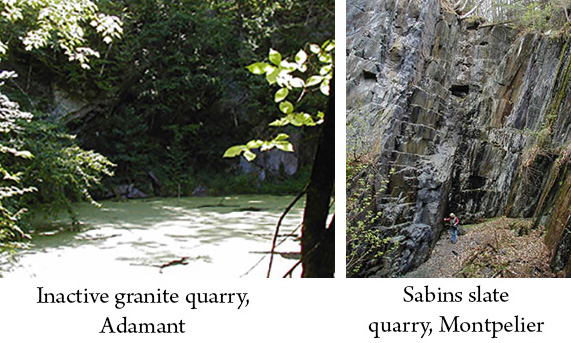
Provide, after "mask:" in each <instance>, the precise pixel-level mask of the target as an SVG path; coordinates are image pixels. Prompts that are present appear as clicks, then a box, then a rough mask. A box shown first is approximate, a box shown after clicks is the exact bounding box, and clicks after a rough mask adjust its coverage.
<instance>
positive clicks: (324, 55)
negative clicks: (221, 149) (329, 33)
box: [223, 40, 335, 161]
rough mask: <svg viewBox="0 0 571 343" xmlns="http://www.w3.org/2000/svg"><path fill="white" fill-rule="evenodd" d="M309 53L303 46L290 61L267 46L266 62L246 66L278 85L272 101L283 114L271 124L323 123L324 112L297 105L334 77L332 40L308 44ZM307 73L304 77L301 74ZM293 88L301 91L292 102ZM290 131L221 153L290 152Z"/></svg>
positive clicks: (246, 155) (326, 91)
mask: <svg viewBox="0 0 571 343" xmlns="http://www.w3.org/2000/svg"><path fill="white" fill-rule="evenodd" d="M309 52H310V54H308V53H307V52H306V51H305V50H304V49H301V50H299V52H298V53H297V54H296V55H295V56H294V58H293V61H289V60H288V59H283V58H282V55H281V54H280V53H279V52H278V51H276V50H274V49H270V52H269V55H268V59H269V63H268V62H256V63H253V64H251V65H249V66H248V67H246V68H247V69H248V70H249V71H250V72H251V73H252V74H255V75H265V77H266V81H267V82H268V83H269V84H270V85H278V86H279V87H280V88H279V89H278V90H277V91H276V92H275V94H274V102H275V103H277V104H278V108H279V110H280V112H281V113H282V117H281V118H280V119H278V120H275V121H273V122H271V123H270V124H269V125H270V126H276V127H281V126H286V125H293V126H297V127H299V126H316V125H319V124H321V123H323V117H324V115H325V114H324V113H323V112H322V111H317V113H316V114H314V115H312V114H309V113H306V112H304V111H298V110H296V105H297V104H299V103H300V102H301V100H302V99H303V97H304V96H305V94H306V93H307V92H309V91H310V90H311V89H315V88H319V91H320V92H321V93H322V94H323V95H325V96H328V95H329V89H330V86H329V85H330V82H331V79H332V78H333V68H334V54H335V41H334V40H328V41H326V42H325V43H323V44H322V45H318V44H309ZM306 74H310V75H309V76H307V77H306V78H304V76H305V75H306ZM294 90H299V91H300V94H299V96H298V97H297V99H296V100H294V101H293V102H292V101H290V100H288V97H290V96H291V95H292V93H293V91H294ZM288 138H289V135H287V134H285V133H279V134H278V135H277V136H276V137H275V138H273V139H271V140H260V139H254V140H251V141H249V142H248V143H246V144H244V145H235V146H232V147H230V148H228V149H227V150H226V152H225V153H224V155H223V157H226V158H231V157H236V156H239V155H243V156H244V158H246V160H248V161H252V160H254V159H255V158H256V154H255V153H254V152H253V151H252V150H255V149H259V150H260V151H267V150H270V149H273V148H277V149H279V150H282V151H286V152H293V151H294V146H293V144H292V143H291V142H289V141H288V140H287V139H288Z"/></svg>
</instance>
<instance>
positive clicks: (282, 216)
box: [266, 185, 307, 278]
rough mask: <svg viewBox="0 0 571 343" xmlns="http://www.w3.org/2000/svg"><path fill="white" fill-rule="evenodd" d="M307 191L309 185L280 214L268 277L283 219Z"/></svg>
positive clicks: (273, 241)
mask: <svg viewBox="0 0 571 343" xmlns="http://www.w3.org/2000/svg"><path fill="white" fill-rule="evenodd" d="M305 192H307V185H306V186H305V187H304V188H303V190H302V191H301V192H300V193H299V194H298V195H297V196H296V197H295V199H293V201H292V202H291V203H290V204H289V205H288V207H287V208H286V209H285V210H284V213H282V215H281V216H280V219H279V220H278V224H277V225H276V232H275V233H274V239H273V240H272V250H271V251H270V264H269V266H268V274H267V275H266V277H267V278H269V277H270V273H271V271H272V263H273V262H274V251H275V250H276V241H277V240H278V234H279V232H280V226H281V225H282V221H283V220H284V218H285V216H286V215H287V214H288V212H289V211H290V210H291V209H292V207H293V206H294V205H295V204H296V203H297V202H298V201H299V199H301V197H302V196H303V195H304V194H305Z"/></svg>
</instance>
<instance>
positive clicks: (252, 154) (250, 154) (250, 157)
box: [244, 150, 256, 162]
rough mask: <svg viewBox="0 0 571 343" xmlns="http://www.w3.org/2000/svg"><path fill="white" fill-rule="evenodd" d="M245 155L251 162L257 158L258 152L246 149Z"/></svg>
mask: <svg viewBox="0 0 571 343" xmlns="http://www.w3.org/2000/svg"><path fill="white" fill-rule="evenodd" d="M244 157H245V158H246V160H248V162H251V161H253V160H254V159H255V158H256V154H254V153H253V152H251V151H250V150H244Z"/></svg>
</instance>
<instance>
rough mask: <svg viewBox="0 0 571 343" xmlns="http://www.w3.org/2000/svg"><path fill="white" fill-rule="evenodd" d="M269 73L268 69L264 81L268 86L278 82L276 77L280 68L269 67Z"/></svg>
mask: <svg viewBox="0 0 571 343" xmlns="http://www.w3.org/2000/svg"><path fill="white" fill-rule="evenodd" d="M271 68H272V69H271V72H270V71H269V69H270V68H268V73H266V80H267V81H268V83H269V84H270V85H273V84H274V83H276V82H277V80H278V75H279V74H280V68H275V67H271Z"/></svg>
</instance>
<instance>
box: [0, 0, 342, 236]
mask: <svg viewBox="0 0 571 343" xmlns="http://www.w3.org/2000/svg"><path fill="white" fill-rule="evenodd" d="M0 10H1V16H0V53H1V54H2V59H1V65H0V70H2V71H3V72H2V78H3V80H4V81H3V82H4V85H3V86H2V88H1V89H0V91H1V92H2V115H3V116H2V118H1V120H2V125H3V133H2V134H3V135H2V154H1V155H0V167H1V168H2V169H0V170H1V171H2V173H3V174H4V180H3V181H2V197H1V198H0V201H1V206H0V208H1V209H2V210H3V211H5V212H3V217H4V219H5V220H6V221H5V222H3V223H0V226H2V227H8V226H10V227H11V229H10V232H11V233H14V232H20V231H21V230H20V228H18V227H15V226H14V225H15V224H14V223H16V222H17V221H18V218H19V217H20V215H21V214H23V212H21V211H20V210H21V209H23V208H25V207H28V205H30V204H34V203H49V204H53V205H54V207H61V206H63V207H64V208H66V207H67V208H69V204H70V202H72V201H75V200H81V199H87V200H92V197H91V195H95V198H96V199H97V198H104V197H109V196H113V195H114V194H115V193H114V192H115V190H116V189H117V188H118V187H122V186H123V185H135V186H136V187H137V188H138V189H140V190H141V191H142V192H143V193H146V194H149V195H161V196H169V195H190V194H192V193H193V192H194V191H195V190H197V189H207V190H208V192H209V193H210V194H225V193H231V192H277V193H283V192H295V191H297V190H299V189H300V188H301V187H302V186H303V185H304V184H305V183H306V182H307V178H308V175H309V168H310V166H311V163H312V158H313V153H314V150H315V145H316V142H317V136H318V130H316V129H314V128H306V129H303V130H295V129H289V128H287V129H285V130H286V133H287V134H289V135H290V136H292V141H293V143H294V144H296V147H297V149H296V151H295V154H294V155H293V156H294V158H295V162H296V164H295V166H296V168H295V170H294V172H293V173H291V172H289V171H288V172H285V171H284V169H286V167H287V166H285V165H284V166H282V165H280V168H277V169H275V170H273V171H272V172H271V173H269V172H268V173H263V178H262V177H261V173H259V172H258V173H256V172H254V173H249V174H247V173H245V169H248V170H252V169H253V170H254V171H256V170H266V169H268V166H266V165H264V164H263V163H264V162H263V161H260V162H259V163H258V165H257V166H254V167H249V168H245V167H244V166H242V165H241V163H240V162H239V161H238V160H227V159H223V158H222V154H223V153H224V151H225V150H226V148H228V147H229V146H232V145H235V144H238V143H241V142H244V141H248V140H250V139H253V138H258V137H261V138H263V139H269V138H270V137H272V136H273V135H275V133H276V132H275V128H272V127H271V126H268V124H269V123H271V122H273V121H275V120H277V119H278V118H280V116H281V113H280V111H279V110H277V109H276V107H275V103H274V102H273V92H275V90H272V89H270V88H269V87H268V86H267V84H266V83H265V82H264V80H260V79H258V78H257V77H255V76H253V75H251V74H250V72H249V71H248V70H247V69H246V66H248V65H250V64H252V63H253V62H255V61H260V60H263V59H264V57H266V56H267V54H268V51H270V49H276V50H279V51H282V52H283V53H284V54H289V53H295V52H297V51H298V50H299V48H300V47H304V46H305V45H306V44H308V42H315V43H319V44H321V43H323V42H325V41H327V40H328V39H330V38H331V37H333V34H334V1H333V0H323V1H293V0H278V1H264V0H235V1H218V0H212V1H201V0H181V1H162V0H137V1H134V0H119V1H108V0H98V1H87V0H74V1H59V0H37V1H11V0H2V1H1V3H0ZM16 76H17V77H16ZM326 104H327V99H326V97H323V96H322V95H321V96H319V95H317V94H307V95H306V96H304V98H303V101H302V103H300V104H299V106H300V107H301V108H303V109H304V111H307V112H309V113H317V112H318V110H323V109H324V108H326ZM256 168H258V169H256ZM112 174H113V175H114V176H113V177H109V176H110V175H112ZM101 182H102V183H101ZM54 190H56V191H54ZM56 205H57V206H56ZM6 232H7V231H6ZM21 235H23V232H22V234H21ZM0 238H1V237H0Z"/></svg>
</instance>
